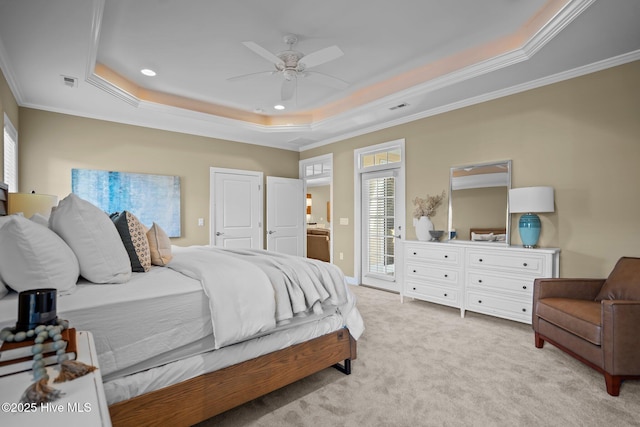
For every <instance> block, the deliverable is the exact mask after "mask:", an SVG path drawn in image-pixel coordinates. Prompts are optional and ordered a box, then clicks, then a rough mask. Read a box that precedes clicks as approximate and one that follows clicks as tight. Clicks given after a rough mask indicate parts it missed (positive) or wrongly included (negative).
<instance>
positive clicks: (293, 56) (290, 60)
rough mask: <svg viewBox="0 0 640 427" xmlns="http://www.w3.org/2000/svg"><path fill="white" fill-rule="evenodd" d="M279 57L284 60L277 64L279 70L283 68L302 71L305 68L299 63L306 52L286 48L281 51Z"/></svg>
mask: <svg viewBox="0 0 640 427" xmlns="http://www.w3.org/2000/svg"><path fill="white" fill-rule="evenodd" d="M277 56H278V58H280V59H281V60H282V63H281V64H276V68H277V69H278V71H283V70H295V71H302V70H304V65H303V64H298V61H300V59H302V57H303V56H304V54H302V53H301V52H298V51H296V50H285V51H284V52H280V53H279V54H278V55H277Z"/></svg>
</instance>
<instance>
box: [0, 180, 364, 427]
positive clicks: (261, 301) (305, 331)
mask: <svg viewBox="0 0 640 427" xmlns="http://www.w3.org/2000/svg"><path fill="white" fill-rule="evenodd" d="M3 191H5V192H6V189H4V190H3ZM2 197H3V196H2V194H1V193H0V200H1V199H2ZM86 203H88V202H84V201H82V200H81V199H79V198H77V196H74V195H69V196H68V197H67V198H65V199H63V200H62V201H61V202H60V204H59V206H58V207H57V208H56V210H55V211H54V212H53V213H52V215H51V219H50V220H46V221H43V220H42V218H32V219H29V220H27V219H25V218H9V217H3V218H0V245H1V246H2V248H0V252H4V253H0V278H2V281H3V282H4V283H0V286H2V287H3V289H4V292H1V291H2V289H0V326H2V327H4V326H11V325H13V324H15V320H16V318H17V298H18V292H19V291H20V290H24V289H20V286H22V285H21V284H19V282H17V277H16V275H15V270H19V269H20V268H21V267H22V268H23V269H30V268H31V267H29V265H27V264H26V263H27V261H28V259H23V260H21V259H19V258H16V256H15V255H14V252H15V250H12V249H15V248H12V247H11V244H12V241H13V240H16V239H25V240H26V243H25V242H22V245H23V246H24V245H25V244H26V245H29V244H32V243H31V242H34V241H38V242H39V241H40V240H39V239H42V237H41V235H45V234H46V236H47V239H51V240H52V241H54V240H55V242H56V244H57V245H66V246H68V248H67V249H69V248H70V249H69V251H67V249H63V247H62V246H60V247H59V249H58V250H57V251H55V253H54V254H45V255H40V256H38V257H37V258H38V259H44V260H47V256H49V257H52V259H51V261H50V262H47V263H46V264H45V266H44V267H43V268H45V269H46V268H48V267H50V266H52V265H56V266H57V265H58V264H64V265H63V267H64V268H62V267H59V268H53V269H52V270H47V274H46V275H42V277H40V276H33V275H32V276H30V277H29V281H28V282H29V283H30V285H29V286H31V287H51V286H50V285H52V284H55V285H58V284H59V287H57V289H58V301H57V303H58V309H57V311H58V317H61V318H63V319H66V320H69V322H70V324H71V326H72V327H74V328H76V329H78V330H88V331H91V332H92V334H93V336H94V340H95V344H96V350H97V353H98V359H99V363H100V370H101V374H102V378H103V385H104V389H105V395H106V397H107V402H108V404H109V411H110V414H111V418H112V423H113V425H115V426H119V425H136V426H139V425H153V424H157V423H159V422H162V423H163V424H169V425H193V424H195V423H198V422H200V421H203V420H205V419H207V418H210V417H212V416H214V415H217V414H219V413H221V412H224V411H226V410H228V409H231V408H233V407H235V406H238V405H240V404H242V403H245V402H248V401H250V400H252V399H255V398H257V397H259V396H262V395H264V394H267V393H269V392H271V391H273V390H276V389H278V388H280V387H283V386H285V385H287V384H290V383H292V382H294V381H297V380H299V379H301V378H304V377H306V376H308V375H311V374H313V373H316V372H318V371H320V370H323V369H325V368H328V367H331V366H335V367H337V368H338V369H340V370H341V371H343V372H344V373H346V374H349V373H350V372H351V361H352V360H354V359H355V358H356V356H357V353H356V340H357V338H358V337H359V336H360V335H361V334H362V331H363V330H364V324H363V321H362V318H361V316H360V314H359V312H358V310H357V307H356V305H355V299H354V297H353V295H352V294H351V292H350V291H349V289H348V286H347V285H346V282H345V279H344V275H343V274H342V272H341V271H340V270H339V269H338V268H337V267H335V266H334V265H332V264H328V263H325V262H322V261H318V260H313V259H305V258H299V257H292V256H288V255H282V254H275V253H269V252H267V251H262V250H248V249H221V248H215V247H209V246H192V247H177V246H167V245H166V244H165V245H164V247H162V248H161V249H162V251H161V252H163V253H164V254H165V258H166V257H167V254H170V260H169V261H166V260H165V261H166V262H164V265H162V263H163V261H162V260H161V261H159V262H157V263H155V264H152V265H150V266H149V267H148V268H146V269H145V270H144V271H134V272H132V271H129V272H128V274H127V272H125V271H123V269H122V256H121V254H122V251H120V249H119V247H118V242H115V241H112V242H111V243H110V244H111V245H112V247H114V248H117V250H113V251H109V252H107V253H106V255H105V252H104V247H103V248H102V250H103V251H102V254H101V255H100V256H101V257H106V258H108V260H107V261H108V262H106V263H104V265H102V266H101V267H100V268H96V266H95V265H90V266H89V267H87V265H86V264H87V252H91V251H92V250H93V249H94V248H93V247H90V246H87V245H86V242H84V243H81V244H80V245H81V246H78V242H74V239H76V238H77V235H78V234H82V230H80V229H81V228H82V225H81V224H84V222H85V221H92V220H93V219H88V218H87V216H88V217H96V216H100V219H99V221H102V223H101V224H102V225H100V226H97V225H96V224H91V227H90V228H91V230H92V232H94V233H95V234H96V235H97V236H99V237H98V238H99V240H100V244H103V243H104V242H103V241H105V240H109V239H106V238H105V236H104V233H105V232H106V231H105V230H107V231H108V233H109V234H110V238H112V237H113V236H114V235H113V233H112V230H111V228H112V229H113V230H115V229H116V228H117V227H113V223H114V222H112V219H109V217H108V216H107V215H105V214H104V213H103V212H99V213H100V215H96V212H95V209H97V208H95V207H92V206H87V205H86ZM92 208H95V209H93V210H92ZM83 209H85V210H87V212H89V213H87V212H81V214H82V215H81V216H82V218H76V217H73V215H76V214H77V212H76V211H82V210H83ZM12 217H13V216H12ZM104 217H106V218H107V219H108V220H109V222H108V223H105V222H104V221H103V219H104ZM38 222H40V223H39V224H38ZM60 222H66V223H67V225H66V229H65V226H63V225H61V224H60ZM132 223H133V222H132V221H129V222H128V225H129V227H128V230H129V231H131V230H134V229H135V227H132V226H131V224H132ZM107 224H108V225H109V226H108V227H106V229H105V228H103V227H105V226H106V225H107ZM154 227H155V225H154ZM125 228H127V227H125ZM16 230H17V231H16ZM149 231H150V230H146V229H145V230H144V232H145V233H148V232H149ZM69 233H72V234H71V235H69ZM134 234H135V233H134V232H131V235H132V236H130V237H131V238H132V239H134V237H133V236H134ZM116 235H117V234H116ZM146 235H147V236H148V234H146ZM54 236H55V237H54ZM85 237H86V236H85ZM117 237H118V238H119V239H121V240H120V242H119V244H120V245H123V247H124V248H125V251H124V253H125V255H126V256H127V258H126V261H127V263H128V268H129V269H130V270H131V269H134V268H133V265H134V262H133V258H132V257H133V256H134V255H132V252H133V253H134V254H135V252H136V250H137V249H134V250H133V251H129V249H130V248H129V249H127V239H126V238H124V237H123V235H122V234H120V235H117ZM166 241H168V238H167V239H166ZM166 241H165V243H166ZM61 242H62V243H61ZM129 243H131V242H129ZM82 244H84V245H85V246H82ZM96 244H97V243H96V242H95V241H93V242H92V245H96ZM32 246H35V249H34V250H35V251H36V252H37V251H38V250H42V248H43V247H45V246H46V247H47V248H48V249H49V251H50V252H51V250H50V248H51V246H52V243H51V244H49V245H48V246H47V245H45V244H40V243H37V244H36V243H33V244H32ZM107 247H108V246H107ZM80 249H83V250H80ZM156 249H158V248H156ZM112 252H117V253H118V254H119V259H118V260H116V259H115V257H112V255H113V254H112ZM152 252H153V251H152ZM9 254H11V255H10V256H9ZM7 256H9V258H11V259H10V260H7ZM29 256H31V258H33V255H32V254H31V255H29ZM74 256H75V259H76V260H77V264H78V266H77V270H74V266H73V265H74ZM92 256H93V264H96V262H95V257H96V256H95V254H94V255H92ZM56 257H58V258H57V259H56ZM25 258H26V256H25ZM68 258H71V261H69V260H68ZM161 258H162V257H161ZM140 259H142V258H140ZM21 263H22V264H23V265H22V266H21ZM65 263H70V264H71V265H66V264H65ZM116 264H119V265H120V267H119V269H114V267H113V266H114V265H116ZM87 268H89V269H87ZM109 269H111V270H113V271H108V270H109ZM69 270H70V271H69ZM25 274H27V273H24V272H22V275H23V276H24V275H25ZM28 274H32V273H28ZM74 276H75V279H74V280H73V278H74ZM52 278H55V280H53V279H52ZM71 281H73V283H71ZM16 288H17V289H16ZM3 294H4V295H3Z"/></svg>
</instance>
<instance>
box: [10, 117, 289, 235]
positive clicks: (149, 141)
mask: <svg viewBox="0 0 640 427" xmlns="http://www.w3.org/2000/svg"><path fill="white" fill-rule="evenodd" d="M19 136H20V152H19V155H20V159H21V160H20V177H19V178H20V191H25V192H27V191H32V190H35V191H36V192H37V193H45V194H55V195H57V196H58V197H60V198H62V197H65V196H66V195H67V194H69V193H70V192H71V169H72V168H88V169H101V170H117V171H123V172H136V173H153V174H160V175H178V176H180V182H181V196H182V237H181V238H176V239H172V242H173V243H174V244H177V245H194V244H208V243H209V237H208V236H209V235H208V233H209V232H208V230H209V224H208V222H209V221H208V218H209V168H210V167H212V166H215V167H223V168H231V169H244V170H253V171H262V172H264V176H265V177H266V176H269V175H272V176H281V177H286V178H297V177H298V153H296V152H292V151H289V150H279V149H275V148H268V147H263V146H258V145H252V144H238V143H234V142H229V141H223V140H218V139H212V138H205V137H199V136H193V135H185V134H180V133H174V132H167V131H162V130H154V129H149V128H143V127H138V126H130V125H123V124H118V123H112V122H106V121H101V120H93V119H86V118H81V117H76V116H70V115H65V114H58V113H51V112H46V111H41V110H34V109H29V108H20V128H19ZM198 218H205V227H198V226H197V221H198Z"/></svg>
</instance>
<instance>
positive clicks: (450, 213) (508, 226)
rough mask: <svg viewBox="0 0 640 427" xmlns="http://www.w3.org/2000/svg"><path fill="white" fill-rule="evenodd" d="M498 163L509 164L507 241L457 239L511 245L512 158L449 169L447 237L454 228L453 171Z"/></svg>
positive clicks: (468, 241)
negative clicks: (510, 196)
mask: <svg viewBox="0 0 640 427" xmlns="http://www.w3.org/2000/svg"><path fill="white" fill-rule="evenodd" d="M497 165H506V166H507V203H506V206H505V225H506V236H505V241H504V242H485V241H474V240H457V241H458V242H464V243H472V244H473V243H480V244H491V245H499V246H509V245H510V244H511V215H510V214H509V190H510V189H511V167H512V164H511V160H501V161H495V162H487V163H476V164H472V165H462V166H453V167H452V168H451V169H450V170H449V214H448V230H447V233H448V234H447V237H448V236H451V231H452V229H453V173H454V171H457V170H461V169H473V168H478V167H488V166H497ZM476 188H486V187H476ZM458 237H459V236H458ZM449 241H451V240H449ZM454 241H455V240H454Z"/></svg>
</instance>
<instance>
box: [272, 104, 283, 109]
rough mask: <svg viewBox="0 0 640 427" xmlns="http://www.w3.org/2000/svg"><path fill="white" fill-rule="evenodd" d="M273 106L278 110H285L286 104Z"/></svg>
mask: <svg viewBox="0 0 640 427" xmlns="http://www.w3.org/2000/svg"><path fill="white" fill-rule="evenodd" d="M273 108H275V109H276V110H284V105H281V104H278V105H274V106H273Z"/></svg>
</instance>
